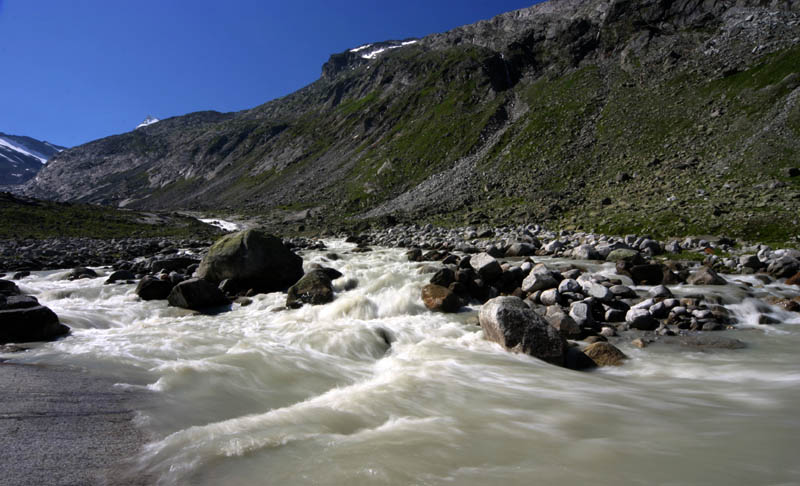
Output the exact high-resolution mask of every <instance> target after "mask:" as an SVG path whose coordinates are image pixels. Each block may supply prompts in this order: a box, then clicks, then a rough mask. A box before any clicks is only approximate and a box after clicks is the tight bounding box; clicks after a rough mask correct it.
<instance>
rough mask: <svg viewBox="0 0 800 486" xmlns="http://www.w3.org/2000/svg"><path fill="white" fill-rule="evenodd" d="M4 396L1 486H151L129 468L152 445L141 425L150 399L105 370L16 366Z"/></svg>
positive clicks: (8, 371)
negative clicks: (117, 382)
mask: <svg viewBox="0 0 800 486" xmlns="http://www.w3.org/2000/svg"><path fill="white" fill-rule="evenodd" d="M6 356H9V355H6ZM0 390H3V392H2V393H1V394H0V410H2V412H0V436H2V437H3V438H4V442H5V446H4V447H3V459H2V462H3V466H2V475H0V486H12V485H13V486H28V485H30V486H40V485H43V484H47V485H53V486H55V485H110V486H116V485H120V486H121V485H133V486H136V485H145V484H151V482H150V481H148V479H147V478H144V477H134V476H132V475H131V474H129V473H128V469H129V465H128V464H126V461H128V460H130V458H132V457H134V456H135V455H136V454H137V453H138V452H139V451H140V449H141V448H142V446H143V445H144V444H145V443H146V442H147V435H146V434H145V432H143V430H142V429H141V428H139V427H137V426H136V425H135V423H134V422H135V417H136V413H137V412H136V410H141V409H143V408H146V407H147V403H148V400H150V398H151V397H150V396H148V395H149V394H147V393H143V392H141V391H132V390H131V389H130V388H122V387H119V386H115V384H114V380H113V379H112V378H109V377H106V376H103V375H101V374H99V373H98V371H97V370H95V371H93V372H89V371H86V370H82V369H79V368H73V367H69V366H46V365H44V366H40V365H29V364H17V363H11V362H2V363H0Z"/></svg>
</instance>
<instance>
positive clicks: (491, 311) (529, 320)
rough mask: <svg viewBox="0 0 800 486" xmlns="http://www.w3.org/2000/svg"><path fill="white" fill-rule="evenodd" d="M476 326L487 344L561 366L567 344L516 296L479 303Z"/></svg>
mask: <svg viewBox="0 0 800 486" xmlns="http://www.w3.org/2000/svg"><path fill="white" fill-rule="evenodd" d="M479 319H480V324H481V327H483V332H484V336H485V337H486V339H488V340H489V341H494V342H496V343H499V344H500V345H502V346H503V347H504V348H506V349H507V350H509V351H512V352H515V353H525V354H528V355H530V356H533V357H535V358H539V359H541V360H544V361H547V362H548V363H552V364H555V365H559V366H563V365H564V355H565V353H566V349H567V343H566V341H565V340H564V338H563V337H561V335H560V334H559V332H558V330H556V329H555V328H554V327H552V326H551V325H550V324H548V323H547V322H546V321H545V320H544V319H543V318H542V317H541V316H539V315H538V314H537V313H536V312H534V311H533V310H531V309H530V308H529V307H528V306H527V305H526V304H525V302H524V301H523V300H522V299H520V298H518V297H496V298H494V299H491V300H490V301H488V302H486V303H485V304H483V307H481V312H480V317H479Z"/></svg>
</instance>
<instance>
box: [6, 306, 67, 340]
mask: <svg viewBox="0 0 800 486" xmlns="http://www.w3.org/2000/svg"><path fill="white" fill-rule="evenodd" d="M67 333H69V327H67V326H65V325H63V324H61V323H60V322H58V316H56V314H55V313H54V312H53V311H52V310H50V309H48V308H47V307H45V306H43V305H39V301H37V300H36V298H35V297H32V296H29V295H9V296H3V298H2V299H0V344H6V343H27V342H31V341H51V340H53V339H56V338H59V337H61V336H63V335H65V334H67Z"/></svg>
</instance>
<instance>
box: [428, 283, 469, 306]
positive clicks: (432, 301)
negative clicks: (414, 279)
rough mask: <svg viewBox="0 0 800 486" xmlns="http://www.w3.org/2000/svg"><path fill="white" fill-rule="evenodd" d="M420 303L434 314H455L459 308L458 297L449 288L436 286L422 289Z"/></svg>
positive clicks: (459, 300) (459, 301)
mask: <svg viewBox="0 0 800 486" xmlns="http://www.w3.org/2000/svg"><path fill="white" fill-rule="evenodd" d="M422 302H423V303H424V304H425V307H427V308H428V309H429V310H432V311H434V312H457V311H458V309H459V308H460V307H461V299H459V298H458V295H456V294H455V293H454V292H453V291H452V290H450V289H449V288H447V287H442V286H441V285H436V284H428V285H426V286H424V287H422Z"/></svg>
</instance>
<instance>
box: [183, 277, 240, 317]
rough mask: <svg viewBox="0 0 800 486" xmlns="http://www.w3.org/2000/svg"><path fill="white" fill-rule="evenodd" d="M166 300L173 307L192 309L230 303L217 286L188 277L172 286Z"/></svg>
mask: <svg viewBox="0 0 800 486" xmlns="http://www.w3.org/2000/svg"><path fill="white" fill-rule="evenodd" d="M167 301H168V302H169V305H171V306H173V307H182V308H184V309H192V310H201V309H207V308H210V307H220V306H223V305H228V304H230V301H229V300H228V298H227V297H225V294H224V293H223V292H222V290H220V289H219V287H217V286H216V285H214V284H212V283H211V282H209V281H207V280H203V279H201V278H190V279H189V280H184V281H183V282H181V283H179V284H178V285H176V286H175V287H173V288H172V291H171V292H170V293H169V296H168V297H167Z"/></svg>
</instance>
